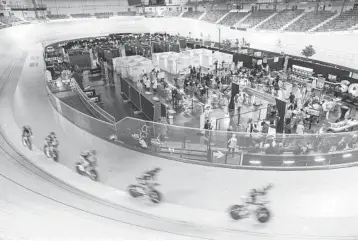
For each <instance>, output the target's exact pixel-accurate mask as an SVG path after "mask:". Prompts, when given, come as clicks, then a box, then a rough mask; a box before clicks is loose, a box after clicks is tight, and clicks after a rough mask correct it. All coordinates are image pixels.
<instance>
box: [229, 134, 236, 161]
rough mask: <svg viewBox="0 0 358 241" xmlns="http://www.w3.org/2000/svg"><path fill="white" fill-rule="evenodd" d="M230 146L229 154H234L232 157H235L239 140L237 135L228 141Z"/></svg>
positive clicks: (233, 135)
mask: <svg viewBox="0 0 358 241" xmlns="http://www.w3.org/2000/svg"><path fill="white" fill-rule="evenodd" d="M228 144H229V153H230V152H232V157H234V154H235V148H236V146H237V139H236V135H235V134H232V136H231V138H230V139H229V140H228Z"/></svg>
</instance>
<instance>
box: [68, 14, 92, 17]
mask: <svg viewBox="0 0 358 241" xmlns="http://www.w3.org/2000/svg"><path fill="white" fill-rule="evenodd" d="M71 17H73V18H90V17H92V15H91V14H89V13H74V14H71Z"/></svg>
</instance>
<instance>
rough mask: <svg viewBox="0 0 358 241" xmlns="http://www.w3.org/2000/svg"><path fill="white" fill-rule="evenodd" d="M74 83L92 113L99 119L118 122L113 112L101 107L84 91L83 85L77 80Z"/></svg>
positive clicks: (75, 88)
mask: <svg viewBox="0 0 358 241" xmlns="http://www.w3.org/2000/svg"><path fill="white" fill-rule="evenodd" d="M72 85H73V86H74V90H76V92H77V93H78V94H79V96H80V99H81V101H82V102H83V104H84V105H86V106H87V108H88V109H89V110H90V111H91V113H92V114H93V115H94V116H96V117H97V118H99V119H102V120H104V121H108V122H110V123H112V124H114V123H115V122H116V118H114V116H112V115H111V114H109V113H107V112H106V111H105V110H103V109H102V108H101V107H99V106H98V105H97V104H96V103H94V102H93V101H92V100H91V99H90V98H89V97H88V96H87V95H86V93H84V92H83V90H82V89H81V87H80V86H79V85H78V84H77V82H76V81H74V80H73V81H72Z"/></svg>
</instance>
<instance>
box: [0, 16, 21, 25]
mask: <svg viewBox="0 0 358 241" xmlns="http://www.w3.org/2000/svg"><path fill="white" fill-rule="evenodd" d="M0 22H1V23H3V24H5V25H13V24H18V23H22V22H23V21H22V20H21V19H19V18H18V17H15V16H6V17H5V16H0Z"/></svg>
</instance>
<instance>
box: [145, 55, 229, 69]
mask: <svg viewBox="0 0 358 241" xmlns="http://www.w3.org/2000/svg"><path fill="white" fill-rule="evenodd" d="M216 61H217V62H218V63H219V64H221V63H222V62H225V63H227V64H229V65H230V64H233V56H232V54H226V53H221V52H219V51H215V52H213V51H211V50H208V49H193V50H186V51H183V52H181V53H175V52H165V53H157V54H153V57H152V62H153V65H154V66H156V67H158V68H160V69H162V70H165V71H167V72H169V73H171V74H179V73H181V72H182V71H183V70H185V69H187V68H188V67H189V66H195V67H198V66H203V67H205V68H207V69H213V68H214V66H213V65H214V63H215V62H216Z"/></svg>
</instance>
